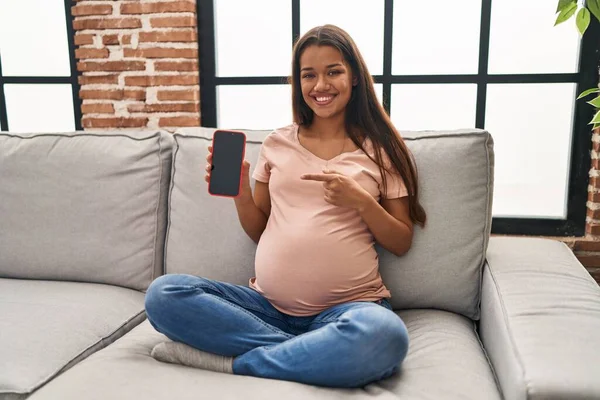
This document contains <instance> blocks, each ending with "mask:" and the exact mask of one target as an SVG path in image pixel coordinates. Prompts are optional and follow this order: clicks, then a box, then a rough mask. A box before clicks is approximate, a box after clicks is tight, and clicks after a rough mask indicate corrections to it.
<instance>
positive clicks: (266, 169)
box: [252, 137, 271, 183]
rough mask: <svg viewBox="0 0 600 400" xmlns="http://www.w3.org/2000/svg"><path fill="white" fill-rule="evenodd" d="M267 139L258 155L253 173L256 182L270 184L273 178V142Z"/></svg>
mask: <svg viewBox="0 0 600 400" xmlns="http://www.w3.org/2000/svg"><path fill="white" fill-rule="evenodd" d="M269 139H270V137H267V138H266V139H265V141H264V142H263V144H262V145H261V146H260V153H259V155H258V161H257V162H256V167H255V168H254V172H253V173H252V178H253V179H254V180H256V181H259V182H263V183H268V182H269V178H270V177H271V164H270V163H269V154H270V153H271V148H270V147H271V140H269Z"/></svg>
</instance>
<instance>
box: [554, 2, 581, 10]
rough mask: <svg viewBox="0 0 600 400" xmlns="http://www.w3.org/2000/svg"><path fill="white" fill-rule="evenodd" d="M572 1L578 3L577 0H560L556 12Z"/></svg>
mask: <svg viewBox="0 0 600 400" xmlns="http://www.w3.org/2000/svg"><path fill="white" fill-rule="evenodd" d="M571 3H577V0H558V7H556V12H557V13H559V12H561V11H562V10H563V8H565V7H566V6H568V5H569V4H571Z"/></svg>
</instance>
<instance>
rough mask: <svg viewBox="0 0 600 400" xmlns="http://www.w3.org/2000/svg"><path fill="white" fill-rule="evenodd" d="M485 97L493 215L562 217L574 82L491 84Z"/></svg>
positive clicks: (567, 170) (565, 194)
mask: <svg viewBox="0 0 600 400" xmlns="http://www.w3.org/2000/svg"><path fill="white" fill-rule="evenodd" d="M487 93H488V99H487V103H486V108H487V111H486V123H485V125H486V129H487V130H488V131H489V132H490V133H491V134H492V136H493V138H494V153H495V159H496V166H495V182H494V204H493V210H492V212H493V215H494V216H503V217H509V216H510V217H537V218H544V217H548V218H565V217H566V206H567V200H566V199H567V187H568V182H569V164H570V161H569V153H570V152H569V151H567V150H568V149H570V148H571V132H572V127H573V126H572V125H573V109H574V104H573V103H574V101H573V100H574V99H575V84H574V83H557V84H546V83H544V84H494V85H489V86H488V92H487ZM542 199H543V200H542ZM540 200H542V201H540Z"/></svg>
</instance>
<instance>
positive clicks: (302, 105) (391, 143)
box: [290, 25, 427, 227]
mask: <svg viewBox="0 0 600 400" xmlns="http://www.w3.org/2000/svg"><path fill="white" fill-rule="evenodd" d="M312 45H317V46H332V47H334V48H336V49H338V50H339V51H340V52H341V53H342V56H343V57H344V60H345V61H346V63H347V64H348V65H349V66H350V68H351V70H352V76H353V77H357V78H358V83H357V84H356V85H355V86H353V88H352V95H351V97H350V101H349V102H348V105H347V106H346V121H345V124H346V131H347V132H348V135H349V136H350V138H351V139H352V141H353V142H354V143H355V144H356V145H357V146H358V147H359V148H360V149H361V150H363V151H365V149H364V147H363V142H364V139H365V138H367V137H368V138H369V139H370V140H371V142H372V143H373V149H374V153H375V159H374V160H373V159H372V158H371V156H370V155H369V154H368V153H367V152H366V151H365V153H367V155H368V156H369V158H371V159H372V160H373V161H374V162H375V163H377V165H378V166H379V171H380V172H381V176H382V178H383V187H384V192H385V190H386V189H385V188H386V184H387V182H386V174H385V173H384V170H385V171H387V172H389V173H394V172H395V171H392V170H391V169H389V167H388V168H386V167H385V166H384V162H383V158H382V153H381V151H382V150H383V151H385V153H386V154H387V156H388V157H389V159H390V161H391V163H392V165H393V167H394V169H395V170H396V171H397V173H399V174H400V176H401V177H402V179H403V180H404V184H405V185H406V188H407V189H408V201H409V205H410V218H411V220H412V222H413V223H417V224H419V225H421V227H424V226H425V221H426V219H427V216H426V213H425V210H424V209H423V207H422V206H421V204H420V203H419V187H418V173H417V167H416V164H415V160H414V157H413V155H412V153H411V151H410V150H409V149H408V148H407V147H406V144H405V143H404V140H402V137H401V136H400V133H399V132H398V131H397V130H396V128H395V127H394V125H393V124H392V122H391V121H390V118H389V116H388V115H387V113H386V112H385V110H384V108H383V107H382V106H381V104H380V103H379V101H378V100H377V96H376V95H375V89H374V86H373V78H372V76H371V74H369V71H368V69H367V65H366V63H365V61H364V60H363V58H362V56H361V54H360V52H359V51H358V48H357V47H356V44H355V43H354V41H353V40H352V38H351V37H350V35H348V33H346V32H345V31H344V30H343V29H341V28H339V27H337V26H335V25H324V26H318V27H315V28H313V29H311V30H310V31H308V32H306V33H305V34H304V36H302V37H301V38H300V39H298V41H297V42H296V44H295V45H294V51H293V58H292V76H291V78H290V81H291V82H290V83H291V84H292V107H293V113H294V122H295V123H297V124H298V125H304V126H310V125H311V123H312V121H313V118H314V113H313V111H312V110H311V109H310V107H309V106H308V105H307V104H306V102H305V101H304V98H303V97H302V89H301V86H300V56H301V55H302V53H303V52H304V50H305V49H306V48H307V47H309V46H312Z"/></svg>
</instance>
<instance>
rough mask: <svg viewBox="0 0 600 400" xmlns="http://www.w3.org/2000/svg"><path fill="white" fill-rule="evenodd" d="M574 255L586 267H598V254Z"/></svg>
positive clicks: (599, 259)
mask: <svg viewBox="0 0 600 400" xmlns="http://www.w3.org/2000/svg"><path fill="white" fill-rule="evenodd" d="M575 257H577V259H578V260H579V262H580V263H581V264H583V266H584V267H586V268H590V267H593V268H598V267H600V254H575Z"/></svg>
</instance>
